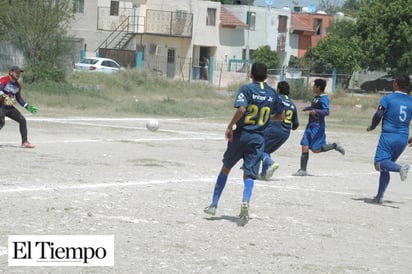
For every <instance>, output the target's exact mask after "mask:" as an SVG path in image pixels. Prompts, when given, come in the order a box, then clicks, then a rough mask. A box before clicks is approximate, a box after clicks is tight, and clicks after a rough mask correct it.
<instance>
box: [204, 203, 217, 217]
mask: <svg viewBox="0 0 412 274" xmlns="http://www.w3.org/2000/svg"><path fill="white" fill-rule="evenodd" d="M216 208H217V206H215V205H210V206H207V207H205V209H203V212H204V213H206V214H209V215H212V216H215V214H216Z"/></svg>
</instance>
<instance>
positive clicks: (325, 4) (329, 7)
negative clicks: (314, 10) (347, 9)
mask: <svg viewBox="0 0 412 274" xmlns="http://www.w3.org/2000/svg"><path fill="white" fill-rule="evenodd" d="M340 9H341V8H340V6H338V5H336V4H334V3H332V2H331V1H330V0H321V1H320V3H319V7H318V10H322V11H325V12H326V13H328V14H335V13H336V12H338V11H339V10H340Z"/></svg>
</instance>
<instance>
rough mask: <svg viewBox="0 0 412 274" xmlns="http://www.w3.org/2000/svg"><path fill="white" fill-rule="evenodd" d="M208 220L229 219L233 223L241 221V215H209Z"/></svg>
mask: <svg viewBox="0 0 412 274" xmlns="http://www.w3.org/2000/svg"><path fill="white" fill-rule="evenodd" d="M205 219H206V220H208V221H221V220H225V221H229V222H232V223H239V216H228V215H222V216H219V217H208V218H205Z"/></svg>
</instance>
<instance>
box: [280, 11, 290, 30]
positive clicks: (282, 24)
mask: <svg viewBox="0 0 412 274" xmlns="http://www.w3.org/2000/svg"><path fill="white" fill-rule="evenodd" d="M287 26H288V17H287V16H283V15H280V16H279V23H278V32H287Z"/></svg>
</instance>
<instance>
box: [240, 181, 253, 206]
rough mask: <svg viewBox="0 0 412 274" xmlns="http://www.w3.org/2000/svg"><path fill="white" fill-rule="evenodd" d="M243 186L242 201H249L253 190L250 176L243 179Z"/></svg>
mask: <svg viewBox="0 0 412 274" xmlns="http://www.w3.org/2000/svg"><path fill="white" fill-rule="evenodd" d="M244 184H245V188H244V189H243V200H242V201H243V202H246V203H248V204H249V203H250V197H252V190H253V185H254V181H253V179H251V178H247V179H246V180H245V181H244Z"/></svg>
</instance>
